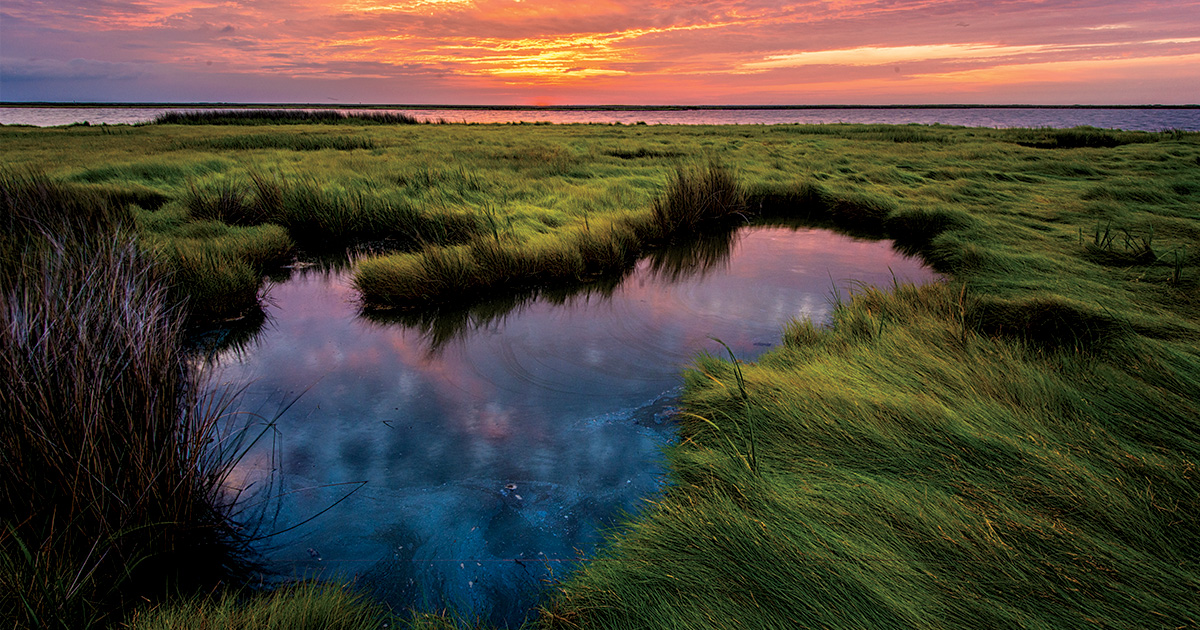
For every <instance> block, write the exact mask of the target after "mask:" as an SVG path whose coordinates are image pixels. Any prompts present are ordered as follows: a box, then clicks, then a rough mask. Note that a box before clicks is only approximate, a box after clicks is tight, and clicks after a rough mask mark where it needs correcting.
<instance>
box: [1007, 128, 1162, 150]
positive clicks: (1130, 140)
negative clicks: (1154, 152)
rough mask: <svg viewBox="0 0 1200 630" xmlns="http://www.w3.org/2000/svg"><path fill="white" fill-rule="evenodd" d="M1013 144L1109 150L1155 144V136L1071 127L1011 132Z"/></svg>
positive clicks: (1045, 147) (1156, 137) (1047, 147)
mask: <svg viewBox="0 0 1200 630" xmlns="http://www.w3.org/2000/svg"><path fill="white" fill-rule="evenodd" d="M1013 133H1014V134H1015V135H1016V139H1015V142H1016V143H1017V144H1020V145H1022V146H1027V147H1036V148H1039V149H1079V148H1100V149H1111V148H1113V147H1119V146H1122V145H1126V144H1135V143H1144V142H1156V141H1157V140H1158V136H1156V135H1155V134H1150V133H1145V132H1137V131H1117V130H1113V129H1097V128H1096V127H1086V126H1085V127H1072V128H1070V129H1049V128H1047V129H1023V130H1018V131H1014V132H1013Z"/></svg>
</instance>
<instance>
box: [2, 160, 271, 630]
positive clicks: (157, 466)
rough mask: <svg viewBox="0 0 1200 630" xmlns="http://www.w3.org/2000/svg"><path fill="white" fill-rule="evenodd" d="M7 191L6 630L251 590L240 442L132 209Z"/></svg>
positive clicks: (55, 191) (36, 182)
mask: <svg viewBox="0 0 1200 630" xmlns="http://www.w3.org/2000/svg"><path fill="white" fill-rule="evenodd" d="M2 183H3V188H2V191H3V199H4V208H3V209H4V211H5V217H4V218H5V220H7V221H8V222H9V225H10V226H13V227H14V228H15V230H16V231H15V233H11V234H10V236H9V238H10V239H11V240H10V241H8V244H10V245H11V244H15V245H17V248H15V249H13V248H8V247H6V257H5V259H4V261H3V263H4V268H3V271H4V273H3V277H4V278H5V280H4V285H5V286H4V290H3V293H2V295H0V452H3V453H4V456H3V457H0V625H4V626H5V627H30V628H36V627H47V628H50V627H58V628H89V627H99V626H101V625H103V624H106V623H108V622H110V621H111V620H112V619H113V618H114V617H115V616H119V613H120V611H122V610H125V609H127V608H128V606H129V605H130V604H131V603H133V602H135V601H138V600H140V599H141V598H143V597H153V596H156V595H161V594H164V592H165V591H166V590H167V589H180V590H186V589H187V588H189V586H190V585H192V584H213V583H216V582H217V581H219V580H222V579H229V578H231V577H233V576H235V575H238V574H239V573H240V572H241V571H242V570H243V569H245V568H247V566H248V562H247V561H246V558H247V557H248V556H247V555H246V548H245V547H244V546H243V545H242V544H241V543H240V542H239V541H240V539H239V535H238V534H237V532H236V531H235V529H234V524H233V521H232V514H231V510H232V507H231V505H230V503H229V502H227V501H226V499H225V495H224V494H223V490H222V485H221V484H222V480H223V479H224V478H225V476H226V473H227V471H228V470H229V467H230V466H231V465H232V462H233V461H235V458H233V457H230V456H229V455H230V453H231V449H235V448H236V446H235V444H236V442H237V440H236V435H235V434H231V433H227V432H226V431H228V430H229V429H230V426H231V425H229V424H227V423H226V424H223V423H222V422H221V421H220V406H219V405H207V404H205V401H203V400H201V391H202V387H201V384H200V382H199V375H198V373H197V372H196V370H195V369H194V368H193V366H192V365H191V363H190V362H189V361H188V359H187V357H186V356H185V353H184V351H183V350H182V344H181V337H180V336H181V327H182V316H181V313H180V311H178V310H177V309H176V308H175V307H174V306H173V300H172V299H171V297H170V295H169V289H168V288H167V284H166V282H165V278H164V277H163V273H162V271H160V269H159V268H158V267H157V266H156V265H155V264H154V263H153V262H152V261H151V260H150V259H148V258H147V257H146V256H145V255H143V253H142V252H141V251H140V249H139V247H138V245H137V243H136V242H135V241H134V239H133V238H132V237H131V236H130V235H129V233H128V232H126V231H124V230H123V229H120V228H119V225H120V224H121V222H122V216H123V214H122V211H121V210H120V209H119V208H114V207H112V206H109V205H106V204H104V203H98V202H97V199H96V198H91V197H88V196H87V195H83V196H77V197H72V192H71V190H70V189H67V188H62V187H60V186H58V185H56V184H53V183H50V182H48V181H47V180H45V179H42V178H36V177H34V178H11V177H10V178H6V179H4V180H3V181H2ZM42 202H46V203H44V204H43V203H42ZM51 226H52V228H51ZM96 226H99V227H100V228H101V229H97V230H95V231H93V229H94V228H95V227H96Z"/></svg>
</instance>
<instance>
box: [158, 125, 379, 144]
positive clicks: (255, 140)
mask: <svg viewBox="0 0 1200 630" xmlns="http://www.w3.org/2000/svg"><path fill="white" fill-rule="evenodd" d="M306 122H309V121H306ZM175 146H176V147H179V148H181V149H213V150H217V151H252V150H255V149H285V150H288V151H323V150H326V149H328V150H332V151H355V150H360V149H374V148H375V146H376V145H375V142H374V141H372V140H371V138H367V137H364V136H327V135H309V134H296V135H280V134H266V133H262V134H247V135H239V136H216V137H213V138H197V139H192V140H186V141H180V142H177V143H176V144H175Z"/></svg>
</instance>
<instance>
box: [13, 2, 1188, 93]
mask: <svg viewBox="0 0 1200 630" xmlns="http://www.w3.org/2000/svg"><path fill="white" fill-rule="evenodd" d="M1196 24H1200V2H1194V1H1184V2H1179V1H1178V0H1176V1H1172V2H1165V1H1160V0H1149V1H1147V2H1139V3H1133V4H1131V3H1122V2H1117V1H1115V0H1061V1H1055V0H1007V1H992V0H968V1H947V0H842V1H837V0H833V1H821V2H817V1H801V2H769V1H765V0H705V1H699V2H693V3H687V4H683V3H677V2H669V1H666V0H642V1H640V2H636V1H633V0H593V1H590V2H575V1H565V0H326V1H317V0H241V1H238V2H234V1H229V0H136V1H127V2H126V1H118V0H98V1H97V0H92V1H89V2H82V1H80V0H8V1H6V2H5V4H4V6H3V9H0V39H2V40H3V42H4V50H3V54H4V56H5V57H6V61H5V62H4V65H3V66H0V98H3V99H4V100H42V99H47V100H48V99H53V98H55V97H57V98H64V96H62V95H61V94H62V93H63V92H64V91H67V92H69V91H70V90H71V86H70V84H69V81H70V80H71V79H72V78H73V77H78V78H81V79H83V78H90V77H100V76H102V75H104V73H106V72H107V73H109V76H111V77H112V78H114V80H121V81H124V82H127V83H130V84H131V85H132V86H133V87H134V89H132V91H130V92H129V93H130V95H131V96H132V97H134V98H137V99H139V100H155V101H169V100H194V98H195V97H194V96H190V97H188V98H187V99H184V98H183V97H182V96H181V95H179V94H178V87H177V84H178V83H179V82H180V81H182V80H183V78H186V79H187V80H188V81H189V82H190V84H192V86H193V87H192V88H189V90H188V94H189V95H190V94H194V93H195V92H196V91H198V90H200V91H202V88H208V89H209V91H210V93H211V94H212V96H211V97H210V98H208V99H205V100H229V101H237V100H262V96H261V95H262V92H261V91H260V90H255V91H254V93H255V95H256V98H254V99H251V98H249V97H248V96H239V95H238V94H237V93H236V92H232V91H231V87H230V86H232V85H235V84H238V85H240V84H243V82H241V81H230V80H229V77H231V76H239V77H246V78H247V80H251V79H253V78H254V77H259V78H262V79H263V83H264V84H266V83H269V84H272V85H284V84H288V83H289V82H290V85H291V87H289V88H287V89H281V90H279V96H278V97H277V98H276V99H268V100H281V101H282V100H295V96H294V95H295V94H304V93H306V90H307V91H308V92H311V93H312V97H311V99H301V100H312V101H321V100H323V99H324V98H326V96H325V95H324V94H323V93H322V91H323V90H326V89H327V87H328V85H329V83H330V82H333V81H343V82H345V84H344V86H343V87H346V89H352V90H353V93H350V94H344V95H343V96H344V97H345V100H348V101H354V100H361V101H369V102H408V103H421V102H427V103H432V102H460V103H489V102H502V103H530V102H535V101H537V102H574V103H596V104H601V103H684V104H686V103H718V102H727V103H747V102H758V103H813V102H864V103H878V102H997V103H998V102H1045V103H1058V102H1085V101H1091V102H1095V101H1096V100H1097V99H1098V100H1099V101H1100V102H1110V103H1117V102H1128V101H1129V94H1130V93H1129V91H1128V89H1127V88H1128V86H1129V85H1131V84H1134V83H1136V84H1137V85H1138V86H1139V91H1138V95H1139V98H1138V99H1137V100H1138V102H1164V103H1166V102H1185V101H1188V100H1191V101H1194V100H1195V96H1194V95H1192V96H1190V97H1189V96H1188V95H1186V94H1181V92H1182V91H1183V90H1182V88H1181V85H1183V84H1184V83H1186V82H1191V81H1193V79H1191V78H1190V77H1191V75H1192V74H1193V73H1192V71H1191V70H1190V68H1189V66H1188V64H1189V63H1194V59H1195V56H1196V55H1197V54H1200V31H1197V29H1196V28H1195V25H1196ZM81 60H87V61H81ZM1060 68H1073V69H1074V70H1075V71H1076V72H1079V73H1082V74H1079V75H1075V76H1071V77H1069V80H1068V81H1067V83H1068V84H1069V85H1070V86H1075V88H1076V90H1075V93H1077V94H1079V95H1080V96H1079V97H1073V96H1072V95H1071V92H1070V91H1069V90H1065V89H1064V87H1063V86H1061V85H1060V86H1055V87H1054V88H1053V89H1047V82H1046V81H1045V76H1046V73H1047V72H1050V73H1058V69H1060ZM1055 76H1058V75H1057V74H1055ZM164 77H171V78H172V79H171V80H167V79H165V78H164ZM39 78H40V79H41V80H42V82H43V84H44V89H42V88H39V87H38V83H39ZM86 85H87V82H86V81H81V82H80V84H79V85H78V86H77V87H78V89H79V90H80V93H78V94H70V96H69V98H70V100H87V99H88V98H89V94H88V93H85V87H86ZM350 85H352V86H353V87H352V88H349V87H347V86H350ZM839 85H840V86H842V88H841V89H840V90H839V87H838V86H839ZM50 86H55V87H54V88H53V89H51V88H50ZM305 86H307V87H305ZM39 89H42V91H41V92H39ZM89 89H90V88H89ZM55 90H57V92H56V91H55ZM922 90H924V92H923V91H922ZM39 94H41V95H42V96H40V97H39ZM1106 95H1107V96H1106ZM1084 96H1086V98H1084ZM756 99H757V100H756ZM762 99H765V100H762ZM1179 99H1183V101H1180V100H1179Z"/></svg>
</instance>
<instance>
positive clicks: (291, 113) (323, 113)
mask: <svg viewBox="0 0 1200 630" xmlns="http://www.w3.org/2000/svg"><path fill="white" fill-rule="evenodd" d="M420 122H421V121H419V120H417V119H416V118H414V117H412V116H409V115H408V114H402V113H399V112H369V113H368V112H353V113H345V112H340V111H333V110H320V109H318V110H305V109H232V110H199V111H187V112H165V113H163V114H160V115H158V116H157V117H155V119H154V121H153V122H152V123H151V124H155V125H312V124H318V125H337V124H355V125H416V124H419V123H420Z"/></svg>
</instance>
